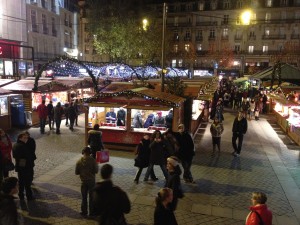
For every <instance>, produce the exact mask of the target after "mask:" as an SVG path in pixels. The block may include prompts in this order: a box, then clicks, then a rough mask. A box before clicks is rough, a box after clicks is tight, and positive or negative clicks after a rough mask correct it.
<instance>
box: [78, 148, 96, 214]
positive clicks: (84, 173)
mask: <svg viewBox="0 0 300 225" xmlns="http://www.w3.org/2000/svg"><path fill="white" fill-rule="evenodd" d="M82 155H83V156H82V157H81V158H80V159H79V160H78V161H77V163H76V168H75V174H76V175H79V176H80V180H81V197H82V199H81V212H80V214H81V215H82V216H84V217H86V216H87V215H88V212H89V216H95V212H94V208H93V204H92V190H93V188H94V187H95V183H96V176H95V175H96V174H97V173H98V169H99V168H98V164H97V162H96V160H95V159H94V158H93V157H92V156H91V149H90V148H89V147H85V148H84V149H83V150H82ZM88 198H89V201H88ZM88 208H89V211H88Z"/></svg>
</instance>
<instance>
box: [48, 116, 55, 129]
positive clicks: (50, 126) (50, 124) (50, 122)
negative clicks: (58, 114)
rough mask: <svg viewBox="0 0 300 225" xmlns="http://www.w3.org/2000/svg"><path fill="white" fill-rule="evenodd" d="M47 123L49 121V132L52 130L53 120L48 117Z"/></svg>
mask: <svg viewBox="0 0 300 225" xmlns="http://www.w3.org/2000/svg"><path fill="white" fill-rule="evenodd" d="M48 121H49V128H50V130H51V129H52V128H54V119H53V116H48Z"/></svg>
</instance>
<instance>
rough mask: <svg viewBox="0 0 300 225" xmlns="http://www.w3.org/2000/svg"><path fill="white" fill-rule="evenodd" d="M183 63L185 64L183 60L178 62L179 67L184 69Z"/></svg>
mask: <svg viewBox="0 0 300 225" xmlns="http://www.w3.org/2000/svg"><path fill="white" fill-rule="evenodd" d="M182 63H183V60H182V59H179V60H178V66H179V67H182Z"/></svg>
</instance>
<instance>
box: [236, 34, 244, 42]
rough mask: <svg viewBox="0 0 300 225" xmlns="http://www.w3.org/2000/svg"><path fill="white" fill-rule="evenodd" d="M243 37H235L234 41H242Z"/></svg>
mask: <svg viewBox="0 0 300 225" xmlns="http://www.w3.org/2000/svg"><path fill="white" fill-rule="evenodd" d="M242 39H243V36H242V35H234V40H236V41H238V40H242Z"/></svg>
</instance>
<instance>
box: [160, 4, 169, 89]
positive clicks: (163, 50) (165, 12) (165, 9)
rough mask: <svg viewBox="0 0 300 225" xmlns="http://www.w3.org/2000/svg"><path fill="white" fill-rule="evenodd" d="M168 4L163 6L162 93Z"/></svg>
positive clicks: (163, 87)
mask: <svg viewBox="0 0 300 225" xmlns="http://www.w3.org/2000/svg"><path fill="white" fill-rule="evenodd" d="M167 11H168V6H167V3H164V6H163V30H162V44H161V69H162V72H161V92H164V90H165V72H164V68H165V35H166V22H167Z"/></svg>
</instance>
